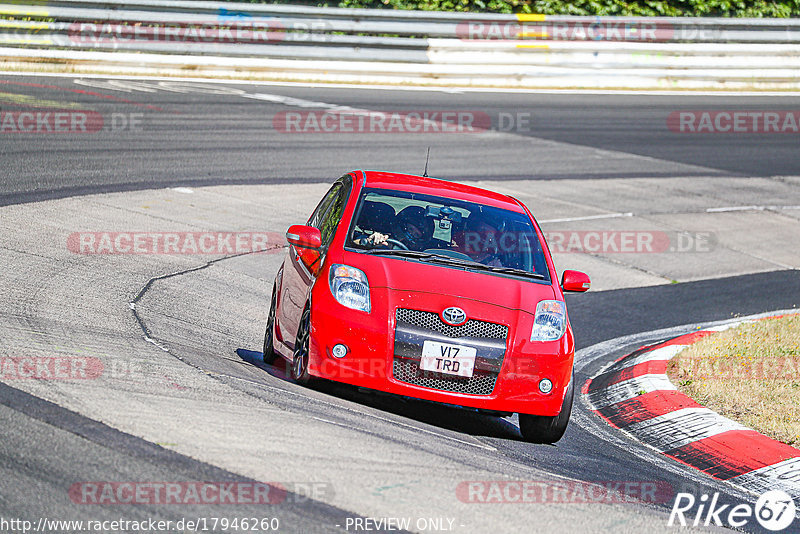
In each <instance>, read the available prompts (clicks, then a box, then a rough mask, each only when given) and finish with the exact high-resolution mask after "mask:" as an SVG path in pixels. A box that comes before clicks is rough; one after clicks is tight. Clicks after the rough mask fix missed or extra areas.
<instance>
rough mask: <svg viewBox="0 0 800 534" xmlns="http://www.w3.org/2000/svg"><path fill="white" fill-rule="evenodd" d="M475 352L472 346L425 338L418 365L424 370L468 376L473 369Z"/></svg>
mask: <svg viewBox="0 0 800 534" xmlns="http://www.w3.org/2000/svg"><path fill="white" fill-rule="evenodd" d="M476 353H477V350H475V348H474V347H463V346H461V345H451V344H450V343H439V342H438V341H430V340H426V341H425V343H423V344H422V360H420V362H419V367H420V369H422V370H424V371H436V372H437V373H444V374H448V375H455V376H465V377H470V376H472V373H473V372H474V370H475V355H476Z"/></svg>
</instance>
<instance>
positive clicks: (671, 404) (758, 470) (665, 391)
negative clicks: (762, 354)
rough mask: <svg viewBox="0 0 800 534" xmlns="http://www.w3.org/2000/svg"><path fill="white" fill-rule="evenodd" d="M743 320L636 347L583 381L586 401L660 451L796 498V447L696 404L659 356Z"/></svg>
mask: <svg viewBox="0 0 800 534" xmlns="http://www.w3.org/2000/svg"><path fill="white" fill-rule="evenodd" d="M744 322H751V320H743V321H739V322H735V323H730V324H725V325H722V326H718V327H712V328H706V329H703V330H698V331H696V332H692V333H690V334H685V335H682V336H679V337H676V338H673V339H670V340H668V341H664V342H661V343H656V344H654V345H649V346H646V347H642V348H640V349H639V350H637V351H635V352H633V353H631V354H628V355H626V356H623V357H622V358H620V359H619V360H617V361H616V362H614V363H613V364H612V365H611V366H610V367H609V368H607V369H606V370H605V371H604V372H602V373H601V374H599V375H597V376H595V377H594V378H592V379H591V380H589V381H587V382H586V384H584V386H583V390H582V393H583V395H584V398H585V400H586V401H588V404H589V406H590V408H591V409H592V410H593V411H594V412H595V413H597V414H599V415H600V416H601V417H602V418H603V419H605V420H606V421H608V422H609V423H610V424H611V425H613V426H615V427H617V428H619V429H621V430H623V431H624V432H626V433H628V434H630V435H631V436H633V437H634V438H636V439H637V440H639V441H641V442H642V443H645V444H647V445H649V446H650V447H652V448H654V449H656V450H657V451H659V452H660V453H662V454H664V455H666V456H669V457H671V458H673V459H675V460H678V461H679V462H682V463H684V464H686V465H688V466H690V467H693V468H695V469H698V470H700V471H703V472H704V473H706V474H708V475H710V476H712V477H714V478H716V479H718V480H725V481H729V482H731V483H733V484H736V485H738V486H740V487H743V488H745V489H747V490H749V491H752V492H756V493H763V492H765V491H768V490H772V489H781V490H783V491H785V492H786V493H788V494H789V495H791V496H792V497H793V498H795V499H800V450H799V449H796V448H794V447H791V446H789V445H786V444H784V443H780V442H778V441H775V440H773V439H771V438H768V437H767V436H764V435H763V434H760V433H758V432H756V431H755V430H752V429H749V428H747V427H745V426H743V425H741V424H739V423H737V422H735V421H732V420H730V419H728V418H727V417H722V416H721V415H719V414H717V413H715V412H713V411H711V410H709V409H708V408H705V407H703V406H700V405H699V404H698V403H697V402H695V401H694V400H693V399H691V398H689V397H688V396H686V395H684V394H683V393H681V392H680V391H678V390H677V388H676V387H675V386H674V385H673V384H672V383H671V382H670V381H669V378H667V375H666V373H667V362H668V361H669V360H670V359H671V358H673V357H674V356H676V355H677V354H678V353H679V352H680V351H682V350H683V349H685V348H686V347H687V346H689V345H691V344H692V343H695V342H696V341H698V340H699V339H701V338H703V337H705V336H708V335H711V334H714V333H716V332H719V331H722V330H727V329H728V328H732V327H734V326H737V325H739V324H741V323H744Z"/></svg>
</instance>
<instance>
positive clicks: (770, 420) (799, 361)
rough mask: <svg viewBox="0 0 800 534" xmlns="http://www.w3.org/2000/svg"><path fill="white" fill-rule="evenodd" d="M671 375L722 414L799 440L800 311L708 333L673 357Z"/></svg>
mask: <svg viewBox="0 0 800 534" xmlns="http://www.w3.org/2000/svg"><path fill="white" fill-rule="evenodd" d="M667 375H668V376H669V378H670V380H672V383H673V384H675V386H676V387H678V389H680V390H681V391H682V392H684V393H685V394H687V395H688V396H690V397H692V398H693V399H695V400H696V401H697V402H699V403H700V404H702V405H704V406H706V407H708V408H711V409H712V410H714V411H715V412H717V413H719V414H720V415H723V416H725V417H728V418H730V419H733V420H734V421H738V422H740V423H742V424H743V425H746V426H748V427H750V428H752V429H754V430H757V431H759V432H761V433H762V434H765V435H767V436H769V437H771V438H773V439H776V440H778V441H782V442H783V443H786V444H788V445H794V446H798V445H800V315H792V316H787V317H781V318H775V319H765V320H762V321H755V322H753V323H745V324H742V325H740V326H738V327H736V328H732V329H730V330H725V331H723V332H719V333H716V334H712V335H710V336H707V337H704V338H702V339H701V340H700V341H698V342H697V343H695V344H693V345H691V346H689V347H688V348H686V349H685V350H683V351H682V352H681V353H680V354H678V355H677V356H676V357H675V358H673V359H672V360H670V362H669V364H668V365H667Z"/></svg>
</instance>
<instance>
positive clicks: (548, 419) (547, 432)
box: [519, 376, 575, 443]
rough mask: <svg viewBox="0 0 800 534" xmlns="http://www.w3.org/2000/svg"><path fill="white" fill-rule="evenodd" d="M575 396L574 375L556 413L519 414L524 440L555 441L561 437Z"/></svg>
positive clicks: (565, 428)
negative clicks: (549, 414)
mask: <svg viewBox="0 0 800 534" xmlns="http://www.w3.org/2000/svg"><path fill="white" fill-rule="evenodd" d="M574 397H575V377H574V376H573V377H572V379H571V380H570V382H569V387H568V388H567V392H566V394H565V395H564V404H562V405H561V411H560V412H559V413H558V415H552V416H548V415H529V414H524V413H521V414H519V431H520V432H521V433H522V437H523V438H525V440H526V441H530V442H531V443H555V442H557V441H558V440H560V439H561V437H562V436H563V435H564V432H566V430H567V425H568V424H569V416H570V413H571V412H572V399H573V398H574Z"/></svg>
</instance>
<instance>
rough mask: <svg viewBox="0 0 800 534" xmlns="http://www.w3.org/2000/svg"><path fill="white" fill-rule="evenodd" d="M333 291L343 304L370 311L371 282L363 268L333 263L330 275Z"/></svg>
mask: <svg viewBox="0 0 800 534" xmlns="http://www.w3.org/2000/svg"><path fill="white" fill-rule="evenodd" d="M328 283H329V284H330V286H331V293H333V296H334V298H335V299H336V300H337V301H338V302H339V304H341V305H342V306H347V307H348V308H353V309H354V310H361V311H365V312H367V313H369V312H370V310H371V306H370V300H369V282H368V281H367V275H365V274H364V271H362V270H361V269H356V268H355V267H350V266H348V265H332V266H331V270H330V274H329V275H328Z"/></svg>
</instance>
